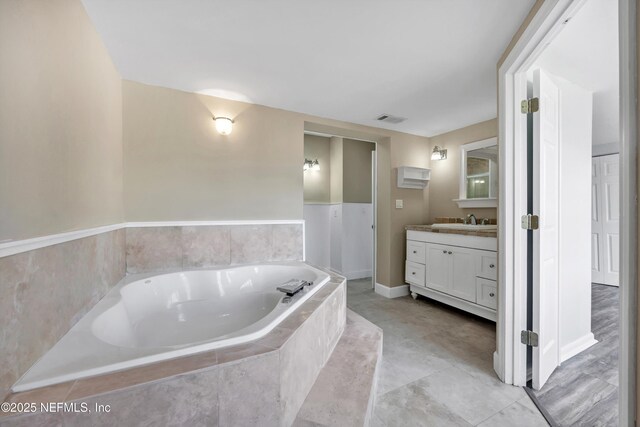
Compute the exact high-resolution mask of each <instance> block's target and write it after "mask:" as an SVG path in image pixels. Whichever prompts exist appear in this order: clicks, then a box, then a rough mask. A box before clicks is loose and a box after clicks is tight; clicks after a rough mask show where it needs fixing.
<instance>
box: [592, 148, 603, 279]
mask: <svg viewBox="0 0 640 427" xmlns="http://www.w3.org/2000/svg"><path fill="white" fill-rule="evenodd" d="M600 167H601V162H600V157H594V158H593V159H591V281H592V282H593V283H602V282H603V281H604V272H603V271H602V252H603V250H602V248H603V241H602V211H601V208H600V205H601V204H602V182H601V181H602V178H601V173H600Z"/></svg>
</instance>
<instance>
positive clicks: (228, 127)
mask: <svg viewBox="0 0 640 427" xmlns="http://www.w3.org/2000/svg"><path fill="white" fill-rule="evenodd" d="M213 121H214V122H216V130H217V131H218V133H220V135H229V134H230V133H231V131H232V130H233V120H231V119H230V118H228V117H214V118H213Z"/></svg>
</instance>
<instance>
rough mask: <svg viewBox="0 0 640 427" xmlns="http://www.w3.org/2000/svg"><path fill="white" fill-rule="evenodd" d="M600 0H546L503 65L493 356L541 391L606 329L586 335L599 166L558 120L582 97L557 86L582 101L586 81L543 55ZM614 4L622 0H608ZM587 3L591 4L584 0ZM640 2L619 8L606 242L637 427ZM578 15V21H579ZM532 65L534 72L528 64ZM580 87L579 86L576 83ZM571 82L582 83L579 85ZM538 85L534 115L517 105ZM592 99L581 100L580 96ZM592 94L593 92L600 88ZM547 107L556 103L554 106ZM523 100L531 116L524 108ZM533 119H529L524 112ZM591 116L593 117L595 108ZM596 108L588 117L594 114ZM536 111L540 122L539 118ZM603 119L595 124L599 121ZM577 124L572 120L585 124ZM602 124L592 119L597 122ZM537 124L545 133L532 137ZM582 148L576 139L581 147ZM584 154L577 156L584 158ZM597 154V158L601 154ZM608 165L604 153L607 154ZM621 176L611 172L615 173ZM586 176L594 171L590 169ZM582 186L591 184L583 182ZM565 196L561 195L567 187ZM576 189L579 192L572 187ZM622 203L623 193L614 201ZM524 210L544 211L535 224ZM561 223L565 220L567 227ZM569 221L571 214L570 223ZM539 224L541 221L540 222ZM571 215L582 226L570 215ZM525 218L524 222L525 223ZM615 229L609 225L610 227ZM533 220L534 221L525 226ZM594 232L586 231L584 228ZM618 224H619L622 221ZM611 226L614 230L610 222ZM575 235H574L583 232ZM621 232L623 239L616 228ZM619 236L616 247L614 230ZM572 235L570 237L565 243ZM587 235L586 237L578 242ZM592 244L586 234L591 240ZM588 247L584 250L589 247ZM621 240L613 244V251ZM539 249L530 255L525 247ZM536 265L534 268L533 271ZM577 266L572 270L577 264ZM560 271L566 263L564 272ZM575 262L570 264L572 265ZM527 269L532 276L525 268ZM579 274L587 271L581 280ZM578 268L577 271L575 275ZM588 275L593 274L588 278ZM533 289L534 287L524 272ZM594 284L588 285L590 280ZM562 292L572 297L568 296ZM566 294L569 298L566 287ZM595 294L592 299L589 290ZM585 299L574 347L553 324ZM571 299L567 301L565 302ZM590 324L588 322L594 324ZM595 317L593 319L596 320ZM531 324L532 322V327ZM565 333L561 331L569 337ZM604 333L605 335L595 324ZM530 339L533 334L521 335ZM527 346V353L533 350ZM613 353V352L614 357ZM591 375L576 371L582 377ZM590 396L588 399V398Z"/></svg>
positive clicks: (628, 413)
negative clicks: (611, 212) (613, 210)
mask: <svg viewBox="0 0 640 427" xmlns="http://www.w3.org/2000/svg"><path fill="white" fill-rule="evenodd" d="M595 3H598V2H597V1H591V2H585V1H581V0H574V1H570V0H567V1H552V2H545V3H544V4H543V5H542V6H541V7H540V9H539V10H538V11H537V14H536V15H535V16H534V17H533V19H532V21H531V24H530V25H529V27H528V28H527V30H526V31H525V32H524V33H523V35H522V37H521V39H520V41H519V42H518V44H517V45H516V47H515V48H514V49H513V50H512V52H511V53H510V54H509V56H508V57H507V59H506V60H505V62H504V63H503V64H502V66H501V67H500V70H499V87H500V97H499V99H500V104H499V114H500V141H501V144H500V149H501V207H500V220H499V221H498V223H499V224H500V247H501V254H500V258H501V262H500V265H501V271H500V278H499V287H500V295H501V296H503V298H502V300H501V301H500V305H499V315H498V331H499V332H498V351H497V353H496V358H495V363H494V366H495V369H496V372H498V374H499V376H500V378H501V379H503V381H505V382H507V383H511V384H514V385H523V386H524V385H525V384H526V383H527V381H528V380H529V379H532V380H533V381H532V383H531V385H532V386H533V387H534V388H537V389H544V386H545V383H546V381H547V379H548V378H549V377H550V376H552V375H553V372H554V371H556V372H558V371H557V369H556V367H557V366H558V365H561V368H562V365H563V364H564V365H565V366H566V365H567V364H569V363H570V361H571V360H572V358H574V359H573V360H574V361H575V360H578V359H575V358H576V357H577V358H579V357H580V355H581V354H583V352H584V351H589V349H590V348H595V346H596V345H598V344H596V343H595V341H600V342H602V341H603V340H602V339H598V337H597V336H596V337H595V339H593V338H590V337H589V334H590V333H592V331H593V332H595V331H596V329H597V322H594V321H593V318H592V315H593V314H594V313H592V312H591V308H593V309H594V310H593V311H594V312H595V311H596V310H595V309H596V304H595V302H594V305H593V307H591V302H592V300H593V301H595V300H596V298H595V295H596V294H597V293H598V292H597V291H596V289H595V288H594V286H593V285H591V282H592V271H591V265H592V264H591V261H593V259H594V253H592V252H591V247H592V240H593V239H594V236H593V235H592V233H591V226H592V224H591V219H592V213H593V212H592V203H591V197H590V193H591V191H590V190H591V177H592V173H588V175H586V174H585V170H586V171H589V172H590V171H591V170H592V168H593V162H592V160H591V156H590V155H588V156H585V151H584V148H585V147H584V146H580V147H579V148H581V150H580V151H579V152H571V154H570V155H568V156H567V155H566V154H565V156H564V157H563V156H562V151H565V152H566V149H567V144H565V142H566V141H567V136H566V135H564V134H563V132H564V131H566V130H567V129H566V126H564V127H563V126H562V120H563V118H566V116H567V115H569V114H575V115H578V114H583V117H587V116H586V114H587V113H585V111H582V110H583V109H584V108H583V107H584V106H585V101H584V100H583V101H579V102H576V103H574V107H575V108H569V109H567V108H566V107H567V105H568V104H567V99H568V98H567V97H566V95H565V96H564V97H562V98H561V97H560V93H565V94H566V93H569V92H570V91H572V90H573V92H575V93H574V95H575V97H576V99H579V98H580V94H579V92H580V90H579V89H584V88H580V87H578V88H577V89H576V88H574V87H572V83H573V82H571V81H568V79H566V78H564V79H563V78H562V77H560V76H557V75H554V73H550V72H548V71H547V70H545V68H549V67H548V64H547V65H545V64H540V63H539V62H538V63H536V62H537V61H540V59H541V58H542V57H543V55H544V52H545V50H547V48H549V46H550V45H552V44H553V42H554V40H559V39H560V38H561V36H562V33H563V32H565V31H566V30H567V29H568V28H570V26H571V25H572V22H575V23H577V22H578V21H577V17H579V15H580V13H581V10H582V8H583V7H587V6H588V7H590V6H592V5H593V4H595ZM609 3H610V4H613V5H614V6H615V2H609ZM585 10H586V9H585ZM635 13H636V12H635V2H633V1H626V0H625V1H621V2H620V3H619V10H618V12H617V14H615V15H616V18H617V20H618V22H619V28H618V30H617V31H616V35H617V36H618V37H619V49H613V50H614V52H615V51H619V62H618V61H616V62H618V63H619V70H620V74H619V76H620V78H619V85H620V87H619V89H618V91H617V93H618V96H619V98H620V102H619V106H620V110H619V112H618V113H617V114H616V117H617V118H618V120H619V123H620V126H619V130H618V132H617V135H618V142H619V152H620V155H619V159H620V163H619V171H620V173H619V182H620V191H619V204H618V212H619V213H620V215H619V229H618V230H617V233H615V232H613V233H609V235H610V237H607V239H608V240H609V247H608V248H606V249H605V250H603V251H602V252H609V253H608V254H607V256H609V257H610V260H611V262H610V263H609V264H610V266H609V270H610V271H614V270H615V264H616V263H615V261H614V259H615V257H616V256H619V258H620V261H619V267H620V268H619V273H618V276H619V283H620V290H619V293H620V296H619V301H620V303H619V306H618V307H617V314H618V315H619V317H620V322H619V329H618V328H617V327H614V330H617V331H618V335H619V337H620V341H619V354H620V363H619V372H620V374H619V378H620V379H622V381H620V383H619V395H620V398H619V422H620V425H632V424H633V420H634V417H635V348H634V347H635V313H636V311H635V306H636V293H635V287H636V261H635V256H636V241H637V236H636V227H635V221H636V204H635V194H636V188H635V179H636V169H635V160H636V141H635V120H636V116H635V114H636V110H635V78H636V75H635V42H636V34H635V16H636V15H635ZM574 19H576V21H573V20H574ZM532 70H533V74H534V75H533V76H531V74H532V73H531V71H532ZM574 86H580V85H574ZM574 89H575V90H574ZM531 90H533V91H534V92H535V94H533V95H534V96H533V97H534V98H535V97H537V98H538V100H539V101H540V102H539V107H540V110H539V111H538V112H537V113H536V112H533V111H535V110H536V105H535V102H533V103H525V104H524V105H521V101H522V100H526V99H528V98H531V97H532V96H531V95H530V94H529V93H528V91H531ZM582 99H584V98H582ZM593 99H594V100H595V99H596V98H593ZM550 106H551V108H549V107H550ZM521 108H523V109H525V110H529V111H525V112H529V113H532V115H531V114H521V111H520V110H521ZM528 117H533V122H534V123H532V120H528ZM593 117H595V115H593ZM590 118H591V117H589V119H590ZM536 120H537V123H535V121H536ZM594 125H595V122H594ZM528 130H533V131H534V138H533V141H534V145H533V147H531V148H532V153H531V154H532V155H533V160H534V161H533V162H532V164H531V168H532V170H531V175H530V176H529V177H528V176H527V162H528V158H529V156H528V153H527V151H528V150H527V133H528ZM580 131H581V130H580V129H573V132H574V133H575V134H578V133H579V132H580ZM594 132H595V128H594ZM536 133H537V135H536ZM576 147H577V145H576ZM578 159H581V160H578ZM572 161H573V162H574V163H575V164H576V167H577V168H578V169H576V170H575V173H574V170H572V169H568V168H567V164H570V163H571V162H572ZM596 162H598V161H596ZM600 166H601V163H600ZM613 174H614V175H615V173H613ZM577 175H579V176H580V177H581V179H582V181H585V182H586V183H587V184H588V185H587V186H585V185H581V186H580V188H581V190H579V191H584V188H588V190H587V195H586V197H585V195H584V193H578V194H579V195H582V196H581V197H580V198H576V200H581V201H582V204H584V202H585V201H586V202H587V205H586V208H585V207H584V206H582V204H580V206H582V208H580V209H576V210H575V211H574V212H573V215H574V217H575V218H577V220H576V221H575V223H576V224H577V223H579V224H582V223H583V222H584V220H585V218H586V220H587V222H588V223H587V225H586V226H584V225H581V226H580V227H574V228H575V230H574V232H575V233H578V232H581V233H580V234H579V240H578V242H576V245H575V247H577V248H578V250H579V251H581V256H580V259H582V262H581V263H576V262H569V263H566V262H563V260H565V259H567V249H568V248H570V247H571V246H570V243H571V242H570V241H569V240H567V239H566V238H564V237H563V235H564V234H563V233H564V232H565V231H566V229H567V228H570V226H571V223H568V222H567V219H566V218H565V219H564V220H563V216H564V215H565V214H567V213H569V214H571V211H568V209H569V208H570V206H569V207H567V206H566V204H567V201H568V198H567V197H566V195H567V189H569V188H570V187H567V188H565V189H564V190H563V189H562V185H565V184H567V183H570V182H571V180H572V179H575V178H577ZM585 176H586V177H585ZM530 181H533V186H532V187H533V188H532V191H533V195H534V197H533V200H530V199H528V197H527V195H528V192H527V186H528V184H529V183H530ZM583 184H584V182H583ZM562 194H564V195H565V197H563V196H562ZM574 196H575V194H574ZM612 204H613V205H614V206H615V201H613V202H612ZM525 214H531V215H534V216H536V215H537V216H539V221H538V224H536V221H535V219H537V218H531V217H524V218H522V216H523V215H525ZM563 224H565V225H564V227H563ZM566 224H570V225H569V226H567V225H566ZM536 225H537V226H536ZM574 225H575V224H574ZM523 227H524V228H523ZM615 228H616V227H615V226H612V227H611V228H610V230H609V231H611V230H614V229H615ZM527 229H529V230H527ZM585 229H586V230H588V234H586V233H584V230H585ZM614 231H615V230H614ZM605 233H606V232H605ZM576 236H578V234H576ZM615 236H619V237H615ZM616 238H617V239H619V243H618V245H617V244H616V242H615V240H616ZM563 241H564V242H565V244H563V243H562V242H563ZM580 242H582V243H580ZM584 242H586V244H585V243H584ZM585 248H587V249H588V252H587V253H586V256H585V254H583V253H582V252H584V249H585ZM616 248H617V252H616ZM530 249H532V250H533V254H534V256H533V257H532V259H530V260H528V254H529V250H530ZM529 269H531V271H530V270H529ZM572 269H573V270H572ZM563 270H564V273H563V272H562V271H563ZM567 272H568V273H567ZM529 273H531V274H529ZM575 274H579V275H580V280H579V281H578V280H574V276H575ZM567 277H570V278H571V280H569V279H567ZM585 277H586V279H585ZM529 281H530V282H531V283H532V287H528V286H527V283H528V282H529ZM577 282H579V283H580V289H579V290H578V291H576V292H578V294H579V295H578V297H577V299H580V301H581V303H580V304H578V303H577V299H573V300H572V299H571V297H572V296H573V295H574V293H573V289H571V292H568V290H569V289H568V286H569V284H570V285H571V286H577V285H576V283H577ZM587 286H588V287H587ZM563 294H564V295H565V297H564V298H565V299H568V303H569V304H571V303H573V305H567V301H565V302H564V303H563ZM567 296H568V297H569V298H566V297H567ZM585 296H588V297H589V298H588V300H587V299H586V298H585ZM530 301H531V302H532V303H533V304H532V307H531V308H532V311H528V310H527V308H528V304H529V302H530ZM583 303H584V304H588V305H589V312H588V313H587V314H588V316H585V313H584V310H583V311H580V310H578V311H577V312H576V314H575V317H573V318H572V320H571V322H565V324H567V325H570V326H571V327H573V326H575V325H582V326H579V327H578V328H577V329H580V331H579V336H582V337H584V338H583V339H582V340H581V341H580V340H576V341H575V344H574V345H573V348H571V346H567V345H566V344H567V343H566V341H565V342H563V338H566V331H562V330H561V329H560V328H559V327H558V326H557V325H558V324H562V318H563V316H565V317H566V316H567V314H568V313H571V310H573V309H576V308H582V307H584V306H585V305H584V304H583ZM613 304H614V305H615V301H614V302H613ZM567 307H568V308H567ZM587 322H588V328H589V330H588V331H587V332H585V331H584V330H583V329H585V328H584V326H585V325H587ZM592 325H593V327H592ZM527 331H528V332H527ZM563 334H564V335H563ZM596 335H597V334H596ZM522 342H524V343H525V344H521V343H522ZM528 353H529V356H530V357H529V358H527V354H528ZM610 358H615V357H614V356H611V357H610ZM528 362H529V363H528ZM584 378H585V377H584V375H583V376H581V377H580V379H584ZM581 403H584V402H581Z"/></svg>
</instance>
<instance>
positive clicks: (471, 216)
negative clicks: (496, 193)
mask: <svg viewBox="0 0 640 427" xmlns="http://www.w3.org/2000/svg"><path fill="white" fill-rule="evenodd" d="M465 224H471V225H477V224H478V220H477V219H476V216H475V215H474V214H469V215H467V219H466V221H465Z"/></svg>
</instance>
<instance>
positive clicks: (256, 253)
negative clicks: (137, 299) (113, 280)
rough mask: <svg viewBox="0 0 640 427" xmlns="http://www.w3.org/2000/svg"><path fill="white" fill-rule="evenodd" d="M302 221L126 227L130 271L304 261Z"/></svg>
mask: <svg viewBox="0 0 640 427" xmlns="http://www.w3.org/2000/svg"><path fill="white" fill-rule="evenodd" d="M303 246H304V243H303V225H302V224H261V225H210V226H175V227H135V228H127V273H146V272H150V271H163V270H175V269H176V268H206V267H214V266H223V265H234V264H247V263H253V262H263V261H301V260H302V259H303Z"/></svg>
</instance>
